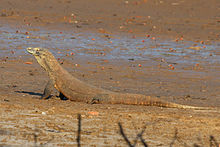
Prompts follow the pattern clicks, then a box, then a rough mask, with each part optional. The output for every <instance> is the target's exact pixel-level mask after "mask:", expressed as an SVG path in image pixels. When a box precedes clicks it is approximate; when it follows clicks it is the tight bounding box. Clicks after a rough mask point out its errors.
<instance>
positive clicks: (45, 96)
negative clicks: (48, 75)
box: [41, 80, 54, 99]
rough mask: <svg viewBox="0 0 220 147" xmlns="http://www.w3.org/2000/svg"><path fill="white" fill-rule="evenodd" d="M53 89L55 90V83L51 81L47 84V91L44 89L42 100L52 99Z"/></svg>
mask: <svg viewBox="0 0 220 147" xmlns="http://www.w3.org/2000/svg"><path fill="white" fill-rule="evenodd" d="M53 89H54V86H53V81H52V80H49V81H48V82H47V85H46V87H45V89H44V93H43V95H42V96H41V99H49V98H51V97H52V92H53Z"/></svg>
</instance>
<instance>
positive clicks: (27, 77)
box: [0, 0, 220, 146]
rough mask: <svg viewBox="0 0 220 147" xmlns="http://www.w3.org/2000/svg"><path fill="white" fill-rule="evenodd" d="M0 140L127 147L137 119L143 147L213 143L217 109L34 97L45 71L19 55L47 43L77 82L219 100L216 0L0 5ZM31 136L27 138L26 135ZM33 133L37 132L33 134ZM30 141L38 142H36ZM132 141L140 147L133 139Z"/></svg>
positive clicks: (191, 101) (186, 99)
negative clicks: (79, 129) (79, 123)
mask: <svg viewBox="0 0 220 147" xmlns="http://www.w3.org/2000/svg"><path fill="white" fill-rule="evenodd" d="M0 10H1V13H0V22H1V24H0V40H1V41H0V42H1V46H0V53H1V54H0V93H1V95H0V106H1V107H0V112H1V122H0V127H1V130H0V132H1V134H2V135H1V137H0V139H1V144H3V145H12V146H13V145H20V146H34V145H35V144H37V145H40V144H41V145H42V144H45V145H46V146H76V140H75V139H76V131H77V114H82V136H81V138H82V140H81V143H82V145H83V146H126V143H125V141H124V139H123V138H122V136H121V135H120V133H119V127H118V122H121V123H122V125H123V127H124V130H125V132H126V134H127V135H128V137H129V139H130V140H131V141H134V139H135V137H136V134H138V133H139V132H140V131H141V130H142V129H143V128H144V126H146V130H145V133H144V134H143V138H144V139H145V141H146V142H147V143H148V145H149V146H170V144H172V141H173V140H174V138H175V130H178V133H177V137H176V140H175V141H174V146H186V145H188V146H193V145H194V144H197V145H200V146H209V145H210V141H209V139H210V136H211V135H212V136H214V138H215V140H216V141H217V142H218V143H219V142H220V138H219V134H220V125H219V123H220V121H219V120H220V118H219V116H220V115H219V111H199V110H179V109H171V108H159V107H147V106H128V105H89V104H84V103H74V102H70V101H61V100H59V98H57V97H56V96H57V95H58V93H57V91H54V96H53V97H52V99H49V100H40V99H39V98H40V96H41V95H42V93H43V89H44V86H45V85H46V82H47V81H48V76H47V73H46V72H45V71H43V69H42V68H41V67H40V66H39V65H38V63H37V62H36V60H35V59H34V58H33V57H32V56H31V55H29V54H28V53H26V52H25V48H26V47H28V46H33V47H36V46H40V47H45V48H49V49H50V50H51V51H52V52H53V53H54V55H55V56H56V57H57V59H58V60H59V62H60V63H61V64H62V66H64V67H65V69H67V70H68V71H69V72H70V73H71V74H73V75H74V76H75V77H77V78H79V79H80V80H82V81H85V82H88V83H90V84H92V85H95V86H98V87H102V88H105V89H109V90H112V91H118V92H130V93H141V94H145V95H150V96H157V97H159V98H161V99H164V100H167V101H170V102H175V103H179V104H186V105H193V106H203V107H216V108H219V107H220V92H219V88H220V78H219V73H220V65H219V64H220V62H219V59H220V45H219V44H220V42H219V39H220V36H219V35H220V15H219V14H220V12H219V11H220V2H218V1H217V0H211V1H209V2H207V1H205V0H199V1H196V2H192V1H189V0H187V1H174V0H169V1H150V0H141V1H118V0H117V1H116V0H111V1H110V0H107V1H105V2H104V1H101V0H95V1H87V0H85V1H83V2H81V1H68V0H62V1H59V0H53V1H24V0H20V1H19V2H18V1H16V0H10V1H9V0H4V1H2V2H1V5H0ZM34 134H35V135H34ZM34 136H37V139H36V137H34ZM36 140H37V141H36ZM137 146H142V144H141V142H140V141H139V142H138V144H137Z"/></svg>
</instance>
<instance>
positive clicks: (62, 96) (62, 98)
mask: <svg viewBox="0 0 220 147" xmlns="http://www.w3.org/2000/svg"><path fill="white" fill-rule="evenodd" d="M59 97H60V99H61V100H64V101H66V100H68V98H67V97H65V96H64V95H63V93H61V92H60V95H59Z"/></svg>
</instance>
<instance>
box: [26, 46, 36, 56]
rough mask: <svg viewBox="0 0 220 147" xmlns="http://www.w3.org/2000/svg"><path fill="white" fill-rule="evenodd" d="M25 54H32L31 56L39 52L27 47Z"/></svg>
mask: <svg viewBox="0 0 220 147" xmlns="http://www.w3.org/2000/svg"><path fill="white" fill-rule="evenodd" d="M26 50H27V52H28V53H30V54H32V55H38V54H39V53H38V51H39V48H33V47H28V48H27V49H26Z"/></svg>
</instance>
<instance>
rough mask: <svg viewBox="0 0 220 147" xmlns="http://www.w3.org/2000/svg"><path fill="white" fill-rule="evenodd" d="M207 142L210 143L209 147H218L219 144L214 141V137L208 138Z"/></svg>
mask: <svg viewBox="0 0 220 147" xmlns="http://www.w3.org/2000/svg"><path fill="white" fill-rule="evenodd" d="M209 142H210V147H213V145H215V146H216V147H219V144H218V142H217V141H216V140H215V138H214V136H210V138H209Z"/></svg>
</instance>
